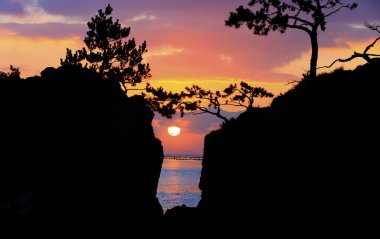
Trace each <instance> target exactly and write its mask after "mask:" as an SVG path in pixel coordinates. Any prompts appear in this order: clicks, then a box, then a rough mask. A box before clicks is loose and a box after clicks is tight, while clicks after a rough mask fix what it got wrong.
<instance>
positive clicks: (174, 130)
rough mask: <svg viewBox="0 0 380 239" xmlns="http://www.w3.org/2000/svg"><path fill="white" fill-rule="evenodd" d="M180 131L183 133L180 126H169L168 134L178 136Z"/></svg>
mask: <svg viewBox="0 0 380 239" xmlns="http://www.w3.org/2000/svg"><path fill="white" fill-rule="evenodd" d="M180 133H181V128H178V127H176V126H170V127H168V134H169V135H170V136H178V135H179V134H180Z"/></svg>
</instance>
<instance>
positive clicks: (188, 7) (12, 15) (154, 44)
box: [0, 0, 380, 154]
mask: <svg viewBox="0 0 380 239" xmlns="http://www.w3.org/2000/svg"><path fill="white" fill-rule="evenodd" d="M89 2H91V3H93V5H89V4H88V3H89ZM167 2H168V1H167V0H157V1H148V0H140V1H136V0H129V1H121V0H114V1H112V0H111V1H96V3H94V2H93V1H88V0H83V1H75V2H74V1H72V0H67V1H54V2H53V1H47V0H33V1H26V0H17V1H16V0H5V1H1V2H0V71H7V70H8V69H9V65H11V64H12V65H14V66H17V67H20V70H21V74H22V77H28V76H33V75H39V73H40V72H41V71H42V70H43V69H44V68H46V67H48V66H54V67H57V66H59V60H60V58H62V57H64V55H65V52H66V48H70V49H73V50H76V49H80V48H81V47H82V46H83V42H82V39H83V38H84V35H85V32H86V26H85V22H87V21H88V20H89V19H90V17H91V16H93V15H94V14H96V11H97V10H98V9H99V8H103V7H105V6H106V5H107V4H108V3H111V5H112V6H113V8H114V15H115V17H117V18H119V19H120V21H121V22H122V23H123V24H125V26H131V27H132V31H131V36H132V37H135V38H136V41H137V42H138V43H141V42H142V41H143V40H146V41H147V44H148V50H149V52H148V54H147V55H146V59H145V60H146V61H147V62H149V63H150V65H151V69H152V75H153V77H152V79H151V80H150V83H151V84H152V85H153V86H163V87H164V88H165V89H167V90H173V91H179V90H182V89H183V88H184V87H185V86H189V85H192V84H199V85H201V86H203V87H204V88H207V89H211V90H222V89H224V88H225V87H227V86H228V85H229V84H231V83H238V82H240V81H242V80H244V81H248V82H251V83H253V84H254V85H255V86H262V87H264V88H266V89H267V90H269V91H272V92H273V93H275V94H276V95H278V94H280V93H281V92H285V91H286V90H287V89H289V87H291V85H287V83H288V82H290V81H293V80H297V79H300V77H301V75H302V73H304V72H305V71H306V70H307V69H308V64H309V56H310V52H309V49H310V44H309V40H308V37H307V36H306V35H305V34H303V33H300V32H297V31H289V32H288V33H286V34H282V35H280V34H278V33H273V34H270V35H269V36H268V37H258V36H254V35H253V34H252V33H251V32H249V31H248V30H245V29H239V30H236V29H232V28H228V27H226V26H224V20H226V18H227V17H228V14H229V12H230V11H233V10H234V9H235V8H236V7H238V5H239V4H242V3H247V2H248V1H244V0H237V1H230V0H221V1H220V2H219V1H218V4H215V1H200V0H194V1H185V0H178V1H175V2H173V1H172V2H171V4H170V5H169V4H167ZM74 3H75V4H74ZM165 4H166V5H165ZM164 5H165V6H166V7H164ZM379 12H380V2H379V1H374V0H362V1H360V3H359V8H358V9H357V10H355V11H354V12H343V13H342V14H340V15H338V16H336V17H334V18H332V19H331V22H329V23H328V25H327V31H326V32H323V33H320V35H319V37H320V58H319V65H326V64H328V63H330V62H331V61H333V60H334V59H336V58H339V57H348V56H350V55H351V54H352V53H353V51H354V50H356V51H362V50H363V49H364V48H365V46H367V45H368V43H370V42H371V41H372V40H373V39H374V38H375V36H376V34H374V33H373V32H370V31H369V30H368V29H365V28H363V27H361V26H362V23H363V21H364V20H367V21H378V20H380V19H379V18H380V15H379V14H378V13H379ZM372 52H377V53H379V52H380V44H378V45H377V46H376V48H374V49H373V50H372ZM361 63H363V62H362V61H359V60H357V61H353V62H350V63H346V64H337V66H338V67H339V66H344V67H345V68H354V67H355V66H357V65H358V64H361ZM269 104H270V100H268V99H265V100H260V99H258V100H257V101H256V105H260V106H266V105H269ZM225 110H228V111H237V110H240V109H237V108H226V109H225ZM198 117H200V118H201V119H196V118H195V117H185V118H178V117H176V118H175V119H174V120H171V121H168V120H165V119H162V118H160V117H157V118H156V119H155V121H154V129H155V132H156V135H157V137H158V138H160V139H161V141H162V142H163V144H164V150H165V153H186V154H202V150H203V137H204V135H205V134H206V133H207V132H209V131H210V130H211V129H215V128H217V127H218V125H219V124H220V121H219V120H218V119H216V118H213V117H208V116H207V117H205V116H198ZM170 125H176V126H178V127H181V128H182V132H181V134H180V136H177V137H171V136H169V135H168V134H167V131H166V128H167V126H170Z"/></svg>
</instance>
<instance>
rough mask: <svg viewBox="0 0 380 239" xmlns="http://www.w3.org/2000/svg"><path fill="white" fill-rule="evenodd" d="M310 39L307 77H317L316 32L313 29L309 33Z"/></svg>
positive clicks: (312, 78) (313, 78)
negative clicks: (308, 72)
mask: <svg viewBox="0 0 380 239" xmlns="http://www.w3.org/2000/svg"><path fill="white" fill-rule="evenodd" d="M310 39H311V59H310V74H309V79H311V80H315V79H316V78H317V63H318V33H317V31H313V32H312V33H311V34H310Z"/></svg>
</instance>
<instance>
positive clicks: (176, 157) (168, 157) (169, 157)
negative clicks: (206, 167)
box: [164, 155, 203, 160]
mask: <svg viewBox="0 0 380 239" xmlns="http://www.w3.org/2000/svg"><path fill="white" fill-rule="evenodd" d="M202 159H203V157H202V156H200V155H165V156H164V160H202Z"/></svg>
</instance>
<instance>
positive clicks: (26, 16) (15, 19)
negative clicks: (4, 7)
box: [0, 0, 85, 24]
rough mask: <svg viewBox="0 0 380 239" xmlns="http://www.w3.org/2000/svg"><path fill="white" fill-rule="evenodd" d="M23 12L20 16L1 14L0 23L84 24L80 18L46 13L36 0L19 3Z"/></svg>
mask: <svg viewBox="0 0 380 239" xmlns="http://www.w3.org/2000/svg"><path fill="white" fill-rule="evenodd" d="M19 3H20V4H21V7H22V9H23V12H22V13H21V14H12V13H1V14H0V23H18V24H44V23H65V24H84V23H85V21H83V20H82V19H81V18H80V17H66V16H63V15H55V14H49V13H47V12H46V11H45V10H44V9H43V8H41V7H40V6H39V5H38V1H37V0H31V1H20V2H19Z"/></svg>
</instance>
